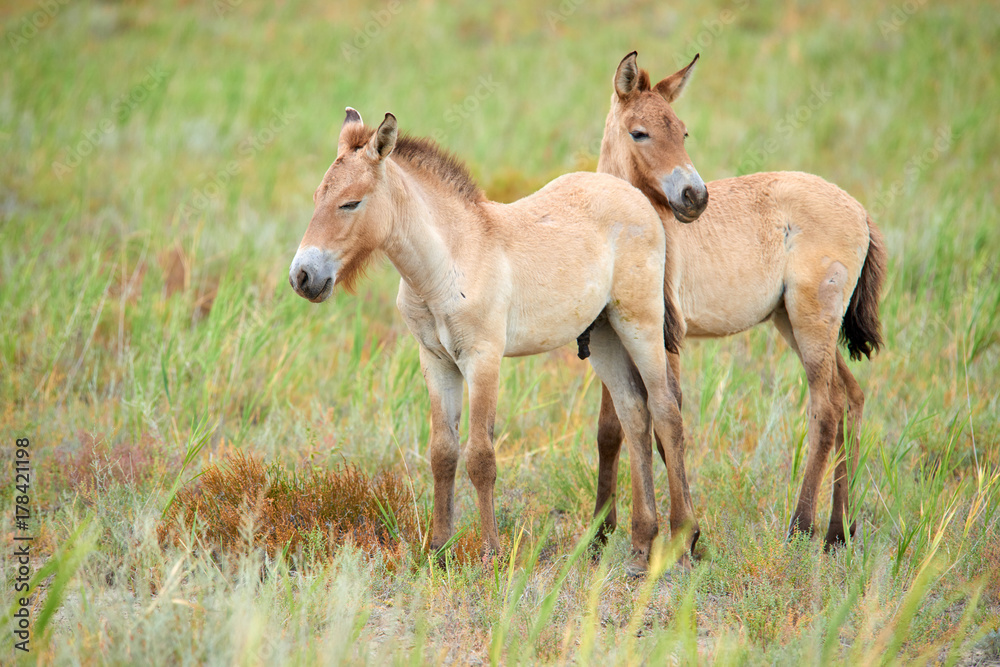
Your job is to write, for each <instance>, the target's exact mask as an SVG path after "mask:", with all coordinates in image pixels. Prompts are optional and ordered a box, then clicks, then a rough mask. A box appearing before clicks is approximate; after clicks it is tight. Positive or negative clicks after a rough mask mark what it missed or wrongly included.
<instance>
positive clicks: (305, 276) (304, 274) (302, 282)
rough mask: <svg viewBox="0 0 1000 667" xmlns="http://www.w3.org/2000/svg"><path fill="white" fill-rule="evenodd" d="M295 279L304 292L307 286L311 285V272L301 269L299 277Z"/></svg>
mask: <svg viewBox="0 0 1000 667" xmlns="http://www.w3.org/2000/svg"><path fill="white" fill-rule="evenodd" d="M295 279H296V281H298V286H299V289H300V290H303V289H305V288H306V285H308V284H309V272H308V271H306V270H305V269H299V275H297V276H296V277H295Z"/></svg>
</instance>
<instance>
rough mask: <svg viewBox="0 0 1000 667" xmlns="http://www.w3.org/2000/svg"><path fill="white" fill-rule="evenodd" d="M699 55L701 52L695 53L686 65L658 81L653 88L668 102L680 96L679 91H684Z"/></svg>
mask: <svg viewBox="0 0 1000 667" xmlns="http://www.w3.org/2000/svg"><path fill="white" fill-rule="evenodd" d="M700 57H701V54H700V53H696V54H695V56H694V60H692V61H691V62H690V63H689V64H688V66H687V67H685V68H684V69H681V70H677V71H676V72H674V73H673V74H671V75H670V76H668V77H667V78H666V79H664V80H663V81H660V82H659V83H658V84H656V85H655V86H654V87H653V90H655V91H656V92H658V93H659V94H660V95H662V96H663V99H665V100H666V101H667V103H668V104H671V103H673V101H674V100H676V99H677V98H678V97H680V96H681V93H683V92H684V86H686V85H687V83H688V80H689V79H690V78H691V74H692V73H693V72H694V64H695V63H696V62H698V58H700Z"/></svg>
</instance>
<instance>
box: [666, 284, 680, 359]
mask: <svg viewBox="0 0 1000 667" xmlns="http://www.w3.org/2000/svg"><path fill="white" fill-rule="evenodd" d="M663 306H664V308H663V347H665V348H667V352H669V353H671V354H679V353H680V349H681V341H682V340H684V332H683V330H682V329H681V327H682V324H683V323H682V321H681V314H680V311H679V310H677V305H676V304H675V303H674V300H673V299H671V298H670V297H669V296H667V295H666V294H664V297H663Z"/></svg>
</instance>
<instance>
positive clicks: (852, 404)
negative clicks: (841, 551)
mask: <svg viewBox="0 0 1000 667" xmlns="http://www.w3.org/2000/svg"><path fill="white" fill-rule="evenodd" d="M837 372H838V373H839V375H840V379H841V382H843V385H844V393H845V398H846V400H847V406H846V408H845V411H844V417H845V418H844V420H843V421H841V423H840V426H839V428H838V429H837V442H836V446H837V450H836V454H835V456H836V457H837V471H836V473H835V477H834V480H833V507H832V509H831V511H830V528H829V530H827V532H826V547H827V550H829V549H830V548H832V547H834V546H836V545H838V544H844V543H846V542H847V535H846V533H845V531H844V522H845V521H846V520H847V519H848V517H849V516H850V512H849V509H850V484H849V481H850V479H852V478H853V477H854V474H855V473H856V472H857V469H858V457H859V456H860V454H861V416H862V413H863V412H864V408H865V393H864V392H863V391H861V386H860V385H858V381H857V380H855V379H854V376H853V375H852V374H851V371H850V370H849V369H848V368H847V363H846V362H845V361H844V357H843V356H842V355H841V354H840V351H839V350H838V351H837ZM848 465H850V467H851V476H850V477H848V475H847V467H848ZM854 529H855V524H854V523H853V522H852V523H851V527H850V531H851V535H852V536H853V535H854Z"/></svg>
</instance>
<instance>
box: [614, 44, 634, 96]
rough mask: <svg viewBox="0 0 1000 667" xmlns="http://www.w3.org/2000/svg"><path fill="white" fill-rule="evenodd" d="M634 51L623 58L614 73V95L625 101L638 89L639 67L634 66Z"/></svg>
mask: <svg viewBox="0 0 1000 667" xmlns="http://www.w3.org/2000/svg"><path fill="white" fill-rule="evenodd" d="M637 55H638V53H637V52H636V51H633V52H632V53H630V54H628V55H627V56H625V57H624V58H623V59H622V61H621V63H619V64H618V71H617V72H615V93H617V94H618V97H619V98H621V99H625V98H626V97H628V96H629V95H631V94H632V93H633V92H635V89H636V88H638V87H639V66H638V65H636V64H635V57H636V56H637Z"/></svg>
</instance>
